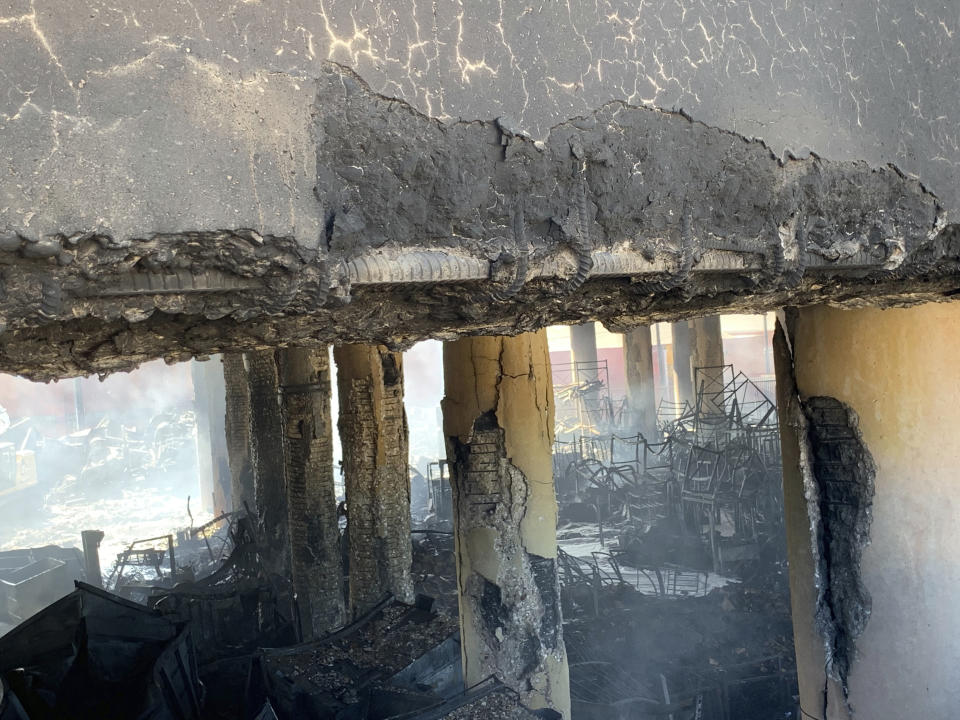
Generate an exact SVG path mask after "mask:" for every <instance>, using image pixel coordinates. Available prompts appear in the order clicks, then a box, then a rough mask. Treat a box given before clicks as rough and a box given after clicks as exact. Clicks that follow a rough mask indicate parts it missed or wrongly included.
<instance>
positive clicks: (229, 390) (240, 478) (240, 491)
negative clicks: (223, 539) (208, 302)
mask: <svg viewBox="0 0 960 720" xmlns="http://www.w3.org/2000/svg"><path fill="white" fill-rule="evenodd" d="M223 380H224V385H225V388H226V390H225V395H226V398H225V403H224V405H225V407H224V413H225V418H224V432H225V434H226V439H227V457H228V459H229V463H230V488H231V492H232V496H233V497H232V504H233V509H234V510H243V509H244V508H250V510H251V512H252V511H253V510H255V508H256V507H257V501H256V494H255V493H256V491H255V488H254V478H253V464H252V462H251V459H250V388H249V386H248V385H247V369H246V367H245V366H244V364H243V354H242V353H224V355H223Z"/></svg>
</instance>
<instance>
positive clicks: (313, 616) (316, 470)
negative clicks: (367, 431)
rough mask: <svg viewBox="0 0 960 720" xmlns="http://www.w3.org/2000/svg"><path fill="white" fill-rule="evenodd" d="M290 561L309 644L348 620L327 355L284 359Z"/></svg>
mask: <svg viewBox="0 0 960 720" xmlns="http://www.w3.org/2000/svg"><path fill="white" fill-rule="evenodd" d="M278 365H279V371H280V390H281V397H282V403H281V404H282V409H283V430H284V432H283V441H284V458H285V464H286V478H287V504H288V512H289V523H290V557H291V568H292V577H293V585H294V589H295V591H296V593H297V601H298V602H297V604H298V610H299V615H300V627H301V633H302V635H303V637H304V639H309V638H313V637H319V636H321V635H324V634H326V633H328V632H330V631H332V630H334V629H335V628H337V627H339V626H341V625H342V624H343V622H344V619H345V617H344V602H343V567H342V564H341V554H340V528H339V526H338V523H337V511H336V508H337V505H336V502H337V499H336V491H335V489H334V483H333V435H332V432H333V424H332V423H333V421H332V419H331V410H330V395H331V388H330V360H329V357H328V353H327V350H326V349H322V350H310V349H304V348H291V349H287V350H281V351H279V353H278Z"/></svg>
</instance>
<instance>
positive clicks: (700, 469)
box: [554, 365, 797, 720]
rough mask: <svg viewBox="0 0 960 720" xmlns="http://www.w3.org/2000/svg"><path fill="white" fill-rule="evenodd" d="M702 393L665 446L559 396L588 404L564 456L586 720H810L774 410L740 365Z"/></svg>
mask: <svg viewBox="0 0 960 720" xmlns="http://www.w3.org/2000/svg"><path fill="white" fill-rule="evenodd" d="M695 377H696V381H697V382H696V388H697V395H696V400H695V402H693V403H684V404H681V405H674V404H670V403H662V404H661V405H660V408H659V412H658V427H657V433H656V435H655V436H654V437H645V436H644V435H643V434H639V433H633V434H630V433H628V432H623V431H620V432H617V430H618V429H619V428H623V427H625V426H627V425H628V421H627V420H626V419H625V418H626V417H627V413H624V412H617V411H615V410H614V408H613V406H612V404H610V403H599V402H594V401H593V400H595V398H596V397H597V395H598V391H597V389H596V388H595V387H593V386H591V387H585V388H566V389H564V391H563V393H561V394H560V397H561V401H562V399H563V398H564V397H565V395H566V396H571V397H573V398H574V399H575V400H576V399H577V398H576V395H577V393H578V392H582V397H581V398H580V399H579V407H578V408H577V409H576V411H575V412H567V413H566V417H567V419H568V420H567V424H566V426H561V427H558V441H557V444H556V447H555V452H554V477H555V482H556V486H557V495H558V499H559V504H560V523H559V525H558V542H559V548H560V549H559V572H560V582H561V589H562V600H563V611H564V620H565V625H564V637H565V642H566V646H567V653H568V657H569V660H570V682H571V694H572V700H573V709H574V717H575V718H578V720H592V719H593V718H621V717H622V718H648V717H649V718H662V717H667V716H672V717H673V718H674V719H675V720H693V719H694V718H696V719H697V720H712V719H716V720H729V719H730V718H737V720H754V718H756V719H757V720H769V718H774V717H777V718H782V717H796V716H797V715H796V712H797V701H796V695H797V680H796V668H795V658H794V650H793V632H792V623H791V619H790V602H789V587H788V578H787V563H786V541H785V535H784V530H783V504H782V502H783V501H782V478H781V459H780V441H779V428H778V424H777V414H776V406H775V403H774V402H773V400H772V398H771V397H769V396H768V395H767V393H765V392H764V391H763V390H762V389H761V388H760V387H759V386H758V385H757V384H755V383H754V382H753V381H752V380H750V379H749V378H748V377H746V376H745V375H744V374H743V373H738V372H736V371H735V370H734V368H733V367H732V366H730V365H725V366H718V367H710V368H697V369H696V371H695ZM564 393H565V394H564ZM584 397H587V398H590V399H591V401H590V402H584V400H583V398H584ZM559 402H560V401H558V403H559ZM791 713H792V714H791Z"/></svg>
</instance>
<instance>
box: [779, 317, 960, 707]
mask: <svg viewBox="0 0 960 720" xmlns="http://www.w3.org/2000/svg"><path fill="white" fill-rule="evenodd" d="M784 321H785V323H786V326H787V328H786V332H785V331H784V329H783V327H782V325H781V326H780V327H778V329H777V334H776V338H775V360H776V371H777V391H778V405H779V413H780V423H781V433H782V441H783V460H784V500H785V504H786V522H787V538H788V550H789V560H790V590H791V601H792V605H793V622H794V633H795V638H796V651H797V660H798V667H799V677H800V693H801V701H802V704H803V708H804V710H805V711H806V712H807V713H809V716H810V717H818V718H827V719H828V720H838V719H839V720H848V719H849V718H852V717H856V718H871V720H894V719H897V720H898V719H899V718H908V717H911V718H913V717H917V718H920V717H923V718H934V717H952V716H953V715H954V714H955V713H956V708H957V707H958V706H960V685H958V683H957V668H958V667H960V643H958V642H957V641H956V638H957V636H958V635H960V613H958V612H957V609H956V608H957V600H956V599H957V597H958V596H960V523H958V522H957V517H958V507H957V503H956V502H954V500H953V498H954V497H955V496H956V487H957V479H956V468H957V467H958V466H960V438H958V435H957V433H955V432H952V430H953V429H955V428H956V427H958V426H960V391H958V388H960V366H958V364H957V357H960V305H958V304H956V303H950V304H928V305H920V306H917V307H913V308H907V309H893V310H882V311H881V310H876V309H870V308H866V309H848V310H845V309H837V308H828V307H810V308H803V309H800V310H799V311H793V312H788V313H784V314H783V315H782V316H781V322H784Z"/></svg>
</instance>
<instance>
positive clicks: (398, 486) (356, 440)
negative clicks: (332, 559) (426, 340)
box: [333, 345, 414, 616]
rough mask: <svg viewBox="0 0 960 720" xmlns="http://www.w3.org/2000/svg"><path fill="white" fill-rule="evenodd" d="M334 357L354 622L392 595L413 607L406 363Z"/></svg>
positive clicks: (356, 350)
mask: <svg viewBox="0 0 960 720" xmlns="http://www.w3.org/2000/svg"><path fill="white" fill-rule="evenodd" d="M333 352H334V359H335V360H336V363H337V388H338V391H339V400H340V419H339V427H340V444H341V446H342V447H343V475H344V483H345V487H346V494H347V528H348V532H349V538H350V547H349V558H350V573H349V576H350V611H351V612H352V613H353V615H354V616H356V615H359V614H362V613H364V612H365V611H367V610H369V609H370V608H371V607H372V606H374V605H375V604H376V603H377V602H379V601H380V600H382V599H383V596H384V595H385V594H386V593H388V592H389V593H392V594H393V595H394V596H395V597H397V598H398V599H400V600H403V601H405V602H412V601H413V599H414V593H413V580H412V578H411V576H410V566H411V562H412V553H413V550H412V545H411V542H410V474H409V470H408V456H409V441H408V436H407V418H406V413H405V412H404V408H403V356H402V355H401V354H400V353H394V352H390V351H389V350H387V348H385V347H384V346H382V345H342V346H339V347H336V348H334V351H333Z"/></svg>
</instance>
